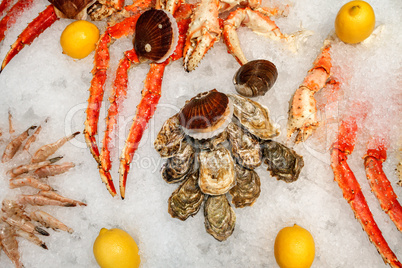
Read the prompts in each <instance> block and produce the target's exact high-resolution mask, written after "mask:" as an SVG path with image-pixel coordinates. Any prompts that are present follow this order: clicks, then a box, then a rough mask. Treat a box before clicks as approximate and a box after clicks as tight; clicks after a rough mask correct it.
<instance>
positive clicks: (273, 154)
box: [261, 141, 304, 182]
mask: <svg viewBox="0 0 402 268" xmlns="http://www.w3.org/2000/svg"><path fill="white" fill-rule="evenodd" d="M261 146H262V147H263V158H264V159H265V161H264V162H265V164H267V165H268V168H267V170H268V171H269V172H270V173H271V176H275V177H276V178H277V179H278V180H283V181H285V182H294V181H296V180H297V179H298V178H299V174H300V171H301V169H302V168H303V166H304V161H303V157H302V156H300V155H298V154H297V153H296V152H295V151H294V150H292V149H290V148H288V147H286V146H285V145H283V144H280V143H278V142H275V141H265V142H264V143H263V144H261Z"/></svg>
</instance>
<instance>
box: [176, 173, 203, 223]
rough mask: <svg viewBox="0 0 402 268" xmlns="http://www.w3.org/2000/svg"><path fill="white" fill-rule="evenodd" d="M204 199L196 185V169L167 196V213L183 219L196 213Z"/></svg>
mask: <svg viewBox="0 0 402 268" xmlns="http://www.w3.org/2000/svg"><path fill="white" fill-rule="evenodd" d="M202 201H204V194H203V193H202V192H201V189H200V187H198V170H197V171H196V172H193V173H191V174H189V175H187V177H186V180H185V181H184V182H183V183H182V184H181V185H180V186H179V188H177V189H176V190H175V191H174V192H173V193H172V195H171V196H170V198H169V201H168V204H169V208H168V211H169V214H170V215H171V216H172V217H173V218H178V219H180V220H182V221H185V220H186V219H187V218H188V217H189V216H193V215H195V214H197V212H198V211H199V210H200V208H201V204H202Z"/></svg>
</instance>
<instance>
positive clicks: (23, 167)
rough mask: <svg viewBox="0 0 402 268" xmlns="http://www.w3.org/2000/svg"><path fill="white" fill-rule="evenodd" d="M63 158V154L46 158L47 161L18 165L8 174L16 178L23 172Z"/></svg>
mask: <svg viewBox="0 0 402 268" xmlns="http://www.w3.org/2000/svg"><path fill="white" fill-rule="evenodd" d="M62 158H63V157H62V156H58V157H55V158H51V159H49V160H45V161H42V162H39V163H33V164H26V165H21V166H18V167H16V168H13V169H11V170H9V171H7V176H9V177H10V178H15V177H17V176H18V175H21V174H23V173H27V172H30V171H34V170H37V169H38V168H41V167H44V166H48V165H50V164H53V163H55V162H57V161H59V160H60V159H62Z"/></svg>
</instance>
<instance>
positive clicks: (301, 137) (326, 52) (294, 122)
mask: <svg viewBox="0 0 402 268" xmlns="http://www.w3.org/2000/svg"><path fill="white" fill-rule="evenodd" d="M330 49H331V44H330V42H329V41H327V40H326V41H325V42H324V46H323V47H322V48H321V53H320V55H318V57H317V58H316V60H315V61H314V64H313V68H311V69H310V71H309V72H308V74H307V76H306V77H305V78H304V81H303V83H302V84H301V85H300V86H299V88H298V89H297V90H296V92H295V93H294V95H293V97H292V99H291V101H290V102H289V112H288V115H289V118H288V123H287V132H288V133H287V136H288V139H289V138H290V137H291V136H292V135H293V133H297V136H296V139H295V143H299V142H301V141H305V140H306V139H307V138H308V137H309V136H310V135H311V134H312V133H313V131H314V130H315V129H316V128H317V127H318V126H319V124H320V122H319V121H318V119H317V107H316V100H315V99H314V94H315V93H316V92H318V91H320V90H321V89H322V88H324V87H325V86H326V84H327V82H328V81H329V78H330V75H331V67H332V63H331V54H330Z"/></svg>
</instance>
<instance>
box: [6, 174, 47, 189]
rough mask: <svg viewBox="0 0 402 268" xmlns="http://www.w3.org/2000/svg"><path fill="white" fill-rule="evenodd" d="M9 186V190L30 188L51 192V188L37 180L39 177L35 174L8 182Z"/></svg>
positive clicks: (23, 175) (25, 175) (21, 176)
mask: <svg viewBox="0 0 402 268" xmlns="http://www.w3.org/2000/svg"><path fill="white" fill-rule="evenodd" d="M9 186H10V188H11V189H14V188H19V187H24V186H30V187H33V188H36V189H39V190H46V191H50V190H52V187H51V186H50V185H49V184H47V183H44V182H41V181H40V180H39V176H38V175H35V174H22V175H20V176H18V177H15V178H13V179H11V180H10V182H9Z"/></svg>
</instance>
